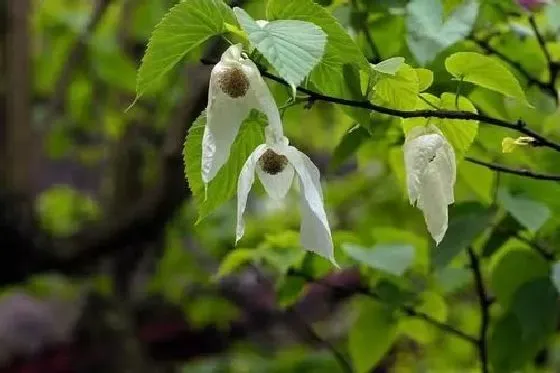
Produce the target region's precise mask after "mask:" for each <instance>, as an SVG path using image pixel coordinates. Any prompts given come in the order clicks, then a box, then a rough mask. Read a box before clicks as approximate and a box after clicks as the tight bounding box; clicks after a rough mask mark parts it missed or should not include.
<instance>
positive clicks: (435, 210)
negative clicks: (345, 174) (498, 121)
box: [201, 44, 456, 265]
mask: <svg viewBox="0 0 560 373" xmlns="http://www.w3.org/2000/svg"><path fill="white" fill-rule="evenodd" d="M252 109H257V110H259V111H260V112H262V113H264V114H265V115H266V117H267V119H268V124H267V126H266V128H265V143H264V144H261V145H259V146H257V147H256V149H255V150H254V151H253V152H252V153H251V154H250V156H249V157H248V158H247V160H246V162H245V164H244V165H243V168H242V169H241V172H240V174H239V179H238V183H237V230H236V242H237V241H239V240H240V239H241V238H242V237H243V234H244V232H245V224H244V221H243V214H244V212H245V207H246V205H247V199H248V197H249V192H250V191H251V188H252V186H253V183H254V181H255V175H256V176H257V178H258V180H259V181H260V183H261V184H262V185H263V187H264V189H265V191H266V193H267V194H268V196H269V197H270V198H272V199H275V200H281V199H283V198H284V197H285V196H286V194H287V193H288V191H289V190H290V188H291V187H292V185H293V184H294V180H296V181H297V184H298V186H299V191H300V195H301V197H300V210H301V228H300V236H301V244H302V246H303V247H304V248H305V249H307V250H309V251H312V252H314V253H317V254H319V255H321V256H323V257H325V258H327V259H328V260H330V261H331V262H332V263H333V264H334V265H336V262H335V259H334V254H333V242H332V237H331V230H330V227H329V222H328V220H327V215H326V213H325V208H324V202H323V194H322V191H321V181H320V173H319V170H318V169H317V167H316V166H315V165H314V164H313V162H312V161H311V159H309V157H308V156H306V155H305V154H303V153H302V152H300V151H299V150H298V149H296V148H295V147H293V146H291V145H290V144H289V141H288V139H287V138H286V136H284V131H283V125H282V121H281V119H280V113H279V111H278V107H277V106H276V102H275V101H274V97H273V96H272V93H271V92H270V90H269V89H268V87H267V85H266V83H265V82H264V80H263V78H262V77H261V75H260V72H259V70H258V68H257V66H256V65H255V63H254V62H253V61H251V60H250V59H249V58H247V56H246V55H245V54H244V53H243V52H242V47H241V44H236V45H232V46H230V47H229V49H228V50H227V51H225V52H224V54H223V55H222V57H221V60H220V62H218V63H217V64H216V66H214V68H213V69H212V73H211V76H210V89H209V93H208V108H207V124H206V127H205V129H204V135H203V138H202V165H201V166H202V180H203V182H204V184H205V185H206V186H208V183H210V181H212V179H213V178H214V177H215V176H216V175H217V173H218V171H219V170H220V168H221V167H222V166H223V165H224V164H225V163H226V162H227V160H228V158H229V153H230V148H231V146H232V144H233V142H234V141H235V138H236V136H237V133H238V132H239V128H240V127H241V124H242V122H243V121H244V120H245V119H246V118H247V116H248V115H249V113H250V111H251V110H252ZM404 155H405V157H404V158H405V159H404V161H405V168H406V176H407V189H408V196H409V200H410V203H411V204H412V205H415V206H417V207H418V208H419V209H420V210H422V212H423V213H424V218H425V221H426V226H427V228H428V231H429V232H430V234H431V235H432V237H433V239H434V240H435V241H436V243H437V244H439V243H440V242H441V240H442V239H443V237H444V235H445V233H446V231H447V225H448V214H447V208H448V205H450V204H452V203H453V202H454V195H453V188H454V185H455V179H456V165H455V153H454V151H453V147H452V146H451V145H450V144H449V143H448V142H447V140H446V138H445V136H444V135H443V134H442V133H441V131H440V130H439V129H438V128H437V127H435V126H433V125H428V126H419V127H415V128H413V129H411V130H410V131H409V132H408V134H407V138H406V142H405V144H404Z"/></svg>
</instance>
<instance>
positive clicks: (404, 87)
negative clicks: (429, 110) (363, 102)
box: [375, 64, 420, 110]
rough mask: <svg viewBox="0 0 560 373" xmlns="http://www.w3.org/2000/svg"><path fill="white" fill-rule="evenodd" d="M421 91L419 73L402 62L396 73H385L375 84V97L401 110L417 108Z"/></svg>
mask: <svg viewBox="0 0 560 373" xmlns="http://www.w3.org/2000/svg"><path fill="white" fill-rule="evenodd" d="M419 92H420V83H419V82H418V75H417V74H416V70H415V69H413V68H412V67H410V66H409V65H408V64H402V65H401V67H400V69H399V70H398V71H397V72H396V74H395V75H388V74H385V75H384V76H383V77H382V78H381V79H379V80H378V81H377V84H376V85H375V99H376V100H380V101H381V102H382V103H384V104H386V105H387V106H388V107H391V108H394V109H400V110H413V109H415V108H416V105H417V102H418V93H419Z"/></svg>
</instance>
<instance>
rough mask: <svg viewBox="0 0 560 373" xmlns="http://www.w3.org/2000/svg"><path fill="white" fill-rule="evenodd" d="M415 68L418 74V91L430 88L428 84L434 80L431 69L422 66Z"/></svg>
mask: <svg viewBox="0 0 560 373" xmlns="http://www.w3.org/2000/svg"><path fill="white" fill-rule="evenodd" d="M415 70H416V75H418V89H419V90H420V92H422V91H425V90H426V89H428V88H430V86H431V85H432V83H433V82H434V73H433V72H432V70H428V69H422V68H420V69H415Z"/></svg>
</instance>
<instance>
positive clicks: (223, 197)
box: [183, 112, 264, 223]
mask: <svg viewBox="0 0 560 373" xmlns="http://www.w3.org/2000/svg"><path fill="white" fill-rule="evenodd" d="M205 125H206V112H203V113H202V114H201V115H200V116H199V117H198V118H197V119H196V121H195V122H194V123H193V124H192V126H191V128H190V130H189V133H188V134H187V138H186V140H185V145H184V147H183V160H184V164H185V175H186V177H187V181H188V183H189V188H190V189H191V192H192V194H193V196H194V200H195V202H196V205H197V208H198V221H197V223H198V222H200V221H202V219H204V218H205V217H206V216H208V215H209V214H210V213H211V212H212V211H214V210H215V209H217V208H218V207H219V206H220V205H222V204H223V203H224V202H226V201H228V200H229V199H230V198H231V197H232V196H233V195H234V194H235V193H236V191H237V178H238V176H239V173H240V171H241V168H242V167H243V164H244V163H245V161H246V160H247V158H248V157H249V155H250V154H251V153H252V152H253V150H255V148H256V147H257V146H258V145H259V144H262V143H263V142H264V129H263V127H264V124H263V123H262V122H261V120H260V119H256V118H255V116H253V115H250V116H249V118H247V119H246V120H245V121H244V122H243V124H242V125H241V128H240V129H239V133H238V134H237V138H236V139H235V142H234V143H233V145H232V147H231V151H230V156H229V159H228V161H227V162H226V164H225V165H224V166H223V167H222V168H221V169H220V171H219V172H218V174H217V175H216V177H215V178H214V179H212V181H211V182H210V184H208V194H207V198H205V195H204V183H203V182H202V174H201V162H202V135H203V133H204V126H205Z"/></svg>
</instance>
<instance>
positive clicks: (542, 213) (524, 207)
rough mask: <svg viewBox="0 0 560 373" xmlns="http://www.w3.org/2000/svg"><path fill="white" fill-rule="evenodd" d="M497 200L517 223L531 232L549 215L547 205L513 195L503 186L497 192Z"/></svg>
mask: <svg viewBox="0 0 560 373" xmlns="http://www.w3.org/2000/svg"><path fill="white" fill-rule="evenodd" d="M498 200H499V202H500V203H501V205H502V206H503V207H504V208H505V209H506V210H507V211H508V212H509V213H510V214H511V215H512V216H513V217H514V218H515V219H516V220H517V221H519V223H521V224H522V225H523V226H524V227H525V228H527V229H529V230H530V231H532V232H536V231H538V230H539V229H540V228H541V227H542V226H543V224H544V223H546V221H547V220H548V219H549V218H550V216H551V212H550V209H549V208H548V206H547V205H545V204H543V203H541V202H538V201H535V200H532V199H530V198H526V197H523V196H513V195H511V194H510V193H509V191H508V190H507V189H504V188H502V189H500V191H499V192H498Z"/></svg>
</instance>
